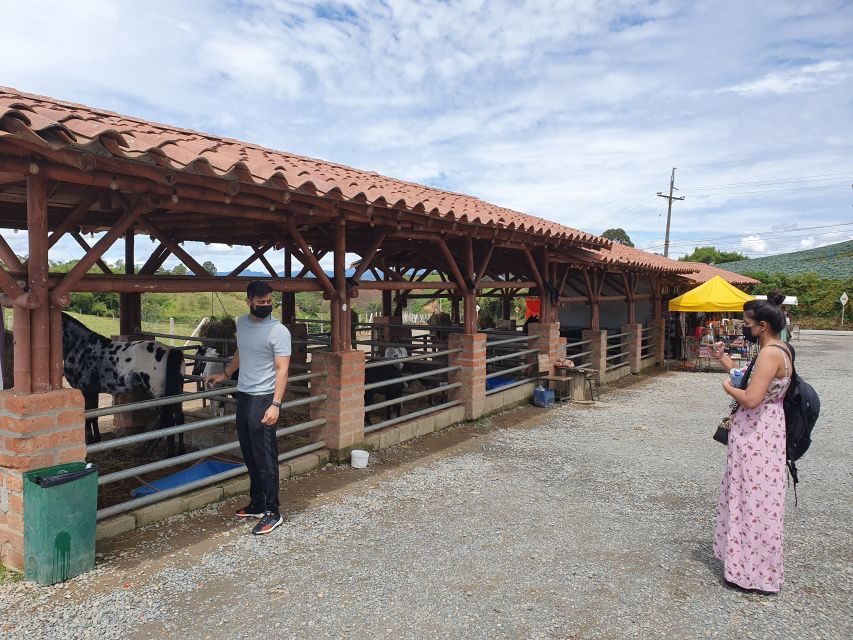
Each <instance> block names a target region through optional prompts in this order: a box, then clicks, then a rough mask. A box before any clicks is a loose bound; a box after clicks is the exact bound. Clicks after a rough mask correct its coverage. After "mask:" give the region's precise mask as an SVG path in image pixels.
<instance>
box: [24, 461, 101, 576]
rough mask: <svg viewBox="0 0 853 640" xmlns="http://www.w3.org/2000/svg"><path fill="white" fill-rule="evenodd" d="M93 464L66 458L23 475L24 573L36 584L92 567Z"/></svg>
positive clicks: (95, 487) (95, 496)
mask: <svg viewBox="0 0 853 640" xmlns="http://www.w3.org/2000/svg"><path fill="white" fill-rule="evenodd" d="M97 512H98V467H97V466H96V465H94V464H86V463H85V462H70V463H68V464H60V465H57V466H55V467H47V468H45V469H36V470H34V471H28V472H26V473H25V474H24V577H25V578H26V579H27V580H34V581H35V582H38V583H39V584H41V585H49V584H54V583H56V582H62V581H64V580H68V579H69V578H73V577H74V576H76V575H80V574H81V573H84V572H85V571H89V570H91V569H93V568H94V566H95V522H96V520H97Z"/></svg>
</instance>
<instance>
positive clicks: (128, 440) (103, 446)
mask: <svg viewBox="0 0 853 640" xmlns="http://www.w3.org/2000/svg"><path fill="white" fill-rule="evenodd" d="M327 397H328V396H326V394H318V395H316V396H311V397H310V398H300V399H298V400H289V401H288V402H283V403H282V404H281V409H282V410H285V409H291V408H294V407H301V406H303V405H306V404H312V403H314V402H319V401H320V400H325V399H326V398H327ZM229 422H234V416H233V415H227V416H219V417H217V418H205V419H204V420H196V421H195V422H188V423H186V424H179V425H176V426H174V427H167V428H165V429H155V430H153V431H146V432H144V433H135V434H133V435H130V436H123V437H121V438H113V439H111V440H105V441H102V442H96V443H95V444H90V445H86V453H87V454H90V453H98V452H99V451H106V450H107V449H116V448H118V447H125V446H128V445H131V444H138V443H140V442H146V441H148V440H158V439H160V438H165V437H166V436H174V435H178V434H181V433H187V432H189V431H195V430H197V429H204V428H206V427H215V426H217V425H220V424H227V423H229Z"/></svg>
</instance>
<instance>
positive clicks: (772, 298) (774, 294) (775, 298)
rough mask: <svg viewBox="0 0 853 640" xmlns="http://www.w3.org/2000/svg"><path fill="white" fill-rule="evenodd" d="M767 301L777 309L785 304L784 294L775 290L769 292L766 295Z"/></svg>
mask: <svg viewBox="0 0 853 640" xmlns="http://www.w3.org/2000/svg"><path fill="white" fill-rule="evenodd" d="M767 300H768V301H769V302H772V303H773V304H775V305H776V306H777V307H778V306H781V305H782V303H783V302H785V294H784V293H782V292H781V291H779V290H778V289H777V290H776V291H771V292H770V293H768V294H767Z"/></svg>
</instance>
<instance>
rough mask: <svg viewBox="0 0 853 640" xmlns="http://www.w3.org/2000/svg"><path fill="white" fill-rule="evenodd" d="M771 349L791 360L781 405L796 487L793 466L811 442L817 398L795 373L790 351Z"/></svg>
mask: <svg viewBox="0 0 853 640" xmlns="http://www.w3.org/2000/svg"><path fill="white" fill-rule="evenodd" d="M772 346H774V347H776V348H778V349H782V351H787V353H788V356H789V357H790V358H791V383H790V385H789V386H788V391H787V392H786V393H785V400H784V401H783V405H782V406H783V408H784V410H785V435H786V446H787V455H786V459H787V461H788V469H789V470H790V472H791V478H792V479H793V481H794V485H796V484H797V483H798V482H799V478H798V477H797V465H796V464H795V463H796V461H797V460H799V459H800V458H801V457H802V456H803V454H804V453H805V452H806V451H808V449H809V446H810V445H811V443H812V430H813V429H814V425H815V423H816V422H817V418H818V416H819V415H820V398H819V397H818V395H817V392H816V391H815V390H814V389H813V388H812V386H811V385H810V384H809V383H808V382H806V381H805V380H803V379H802V378H801V377H800V376H799V375H798V374H797V370H796V368H795V367H794V358H795V355H794V350H793V348H792V347H790V346H788V348H787V349H785V347H782V346H780V345H778V344H774V345H772ZM795 488H796V487H795Z"/></svg>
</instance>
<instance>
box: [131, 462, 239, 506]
mask: <svg viewBox="0 0 853 640" xmlns="http://www.w3.org/2000/svg"><path fill="white" fill-rule="evenodd" d="M241 466H243V465H241V464H237V463H234V462H219V461H218V460H206V461H205V462H201V463H199V464H197V465H194V466H192V467H190V468H189V469H184V470H183V471H178V472H177V473H173V474H171V475H168V476H165V477H163V478H160V479H159V480H155V481H154V482H149V483H148V484H150V485H151V486H150V487H149V486H144V487H137V488H136V489H134V490H133V491H131V492H130V495H131V496H132V497H134V498H139V497H140V496H147V495H150V494H152V493H156V492H157V491H165V490H166V489H173V488H175V487H180V486H181V485H184V484H188V483H190V482H195V481H196V480H201V479H202V478H208V477H210V476H215V475H216V474H217V473H223V472H225V471H230V470H231V469H236V468H237V467H241ZM151 487H155V488H156V491H155V489H152V488H151Z"/></svg>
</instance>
